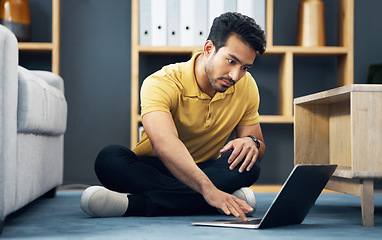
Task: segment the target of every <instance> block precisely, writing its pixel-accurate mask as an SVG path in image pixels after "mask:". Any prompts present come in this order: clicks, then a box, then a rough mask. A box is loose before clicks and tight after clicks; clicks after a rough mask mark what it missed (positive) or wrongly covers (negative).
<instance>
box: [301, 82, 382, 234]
mask: <svg viewBox="0 0 382 240" xmlns="http://www.w3.org/2000/svg"><path fill="white" fill-rule="evenodd" d="M294 116H295V117H294V118H295V119H294V161H295V164H338V168H337V170H336V171H335V173H334V174H333V177H332V178H331V180H330V181H329V183H328V184H327V186H326V188H327V189H330V190H334V191H337V192H341V193H346V194H351V195H356V196H360V197H361V209H362V222H363V225H364V226H373V225H374V179H376V178H382V147H381V143H382V85H367V84H353V85H347V86H344V87H339V88H336V89H332V90H328V91H324V92H320V93H316V94H311V95H307V96H304V97H299V98H295V99H294Z"/></svg>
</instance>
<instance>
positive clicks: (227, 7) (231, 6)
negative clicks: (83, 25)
mask: <svg viewBox="0 0 382 240" xmlns="http://www.w3.org/2000/svg"><path fill="white" fill-rule="evenodd" d="M236 11H237V0H224V12H236Z"/></svg>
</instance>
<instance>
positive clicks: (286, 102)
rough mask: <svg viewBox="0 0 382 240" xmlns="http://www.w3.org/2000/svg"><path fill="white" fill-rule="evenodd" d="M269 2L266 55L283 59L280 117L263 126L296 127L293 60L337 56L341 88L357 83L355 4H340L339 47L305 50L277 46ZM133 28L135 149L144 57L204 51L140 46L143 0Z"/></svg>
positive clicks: (135, 6) (345, 0)
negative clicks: (305, 57) (140, 76)
mask: <svg viewBox="0 0 382 240" xmlns="http://www.w3.org/2000/svg"><path fill="white" fill-rule="evenodd" d="M265 1H266V39H267V50H266V52H265V54H264V55H265V56H266V55H276V56H279V58H280V65H279V113H278V115H261V116H260V121H261V122H262V123H293V121H294V116H293V58H294V56H336V57H338V79H337V85H338V86H344V85H349V84H353V82H354V80H353V79H354V73H353V65H354V47H353V45H354V27H353V26H354V0H337V1H338V4H337V6H338V13H337V17H338V36H337V38H338V45H337V46H325V47H301V46H282V45H273V25H274V24H273V20H274V0H265ZM131 11H132V26H131V31H132V32H131V38H132V41H131V139H130V144H131V147H134V146H135V144H136V143H137V140H138V125H139V123H140V121H141V116H140V115H139V114H138V113H139V59H140V55H141V54H153V55H154V54H162V55H164V54H190V56H191V55H193V54H194V53H196V52H198V51H200V50H201V49H202V47H201V46H196V47H173V46H169V47H151V46H140V45H139V0H132V8H131Z"/></svg>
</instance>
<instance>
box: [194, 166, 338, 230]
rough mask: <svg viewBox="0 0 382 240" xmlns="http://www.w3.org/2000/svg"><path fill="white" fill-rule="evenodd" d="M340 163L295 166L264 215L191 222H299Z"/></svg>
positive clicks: (234, 224) (254, 226)
mask: <svg viewBox="0 0 382 240" xmlns="http://www.w3.org/2000/svg"><path fill="white" fill-rule="evenodd" d="M336 168H337V165H296V166H295V167H294V168H293V170H292V172H291V173H290V174H289V176H288V178H287V180H286V181H285V183H284V185H283V186H282V188H281V190H280V192H279V193H278V194H277V196H276V198H275V199H274V200H273V203H272V204H271V206H270V207H269V208H268V210H267V212H266V213H265V215H264V217H263V218H248V221H247V222H243V221H241V219H239V218H230V219H224V220H214V221H208V222H195V223H192V224H193V225H196V226H213V227H233V228H249V229H262V228H273V227H281V226H287V225H294V224H300V223H302V221H303V220H304V219H305V217H306V215H307V214H308V212H309V210H310V209H311V207H312V206H313V205H314V203H315V202H316V200H317V198H318V196H319V195H320V193H321V192H322V190H323V189H324V187H325V185H326V184H327V182H328V181H329V179H330V177H331V176H332V174H333V172H334V171H335V170H336Z"/></svg>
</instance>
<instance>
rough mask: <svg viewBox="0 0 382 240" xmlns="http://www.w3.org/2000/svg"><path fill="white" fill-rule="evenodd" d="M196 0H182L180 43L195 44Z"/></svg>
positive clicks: (182, 44)
mask: <svg viewBox="0 0 382 240" xmlns="http://www.w3.org/2000/svg"><path fill="white" fill-rule="evenodd" d="M194 11H195V1H194V0H180V45H181V46H194V35H195V19H194V16H195V14H194Z"/></svg>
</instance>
